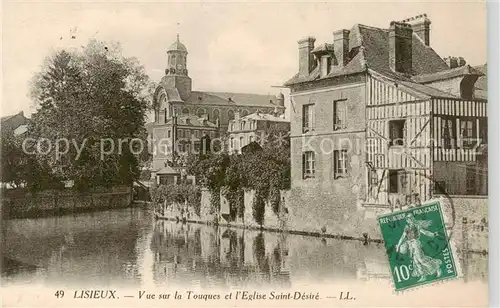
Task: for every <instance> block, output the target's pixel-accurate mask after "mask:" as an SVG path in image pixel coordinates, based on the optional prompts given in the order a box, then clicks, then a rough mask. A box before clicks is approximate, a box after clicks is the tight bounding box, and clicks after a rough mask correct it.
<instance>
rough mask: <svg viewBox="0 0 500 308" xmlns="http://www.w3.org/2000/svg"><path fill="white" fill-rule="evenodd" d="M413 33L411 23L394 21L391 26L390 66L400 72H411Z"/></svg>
mask: <svg viewBox="0 0 500 308" xmlns="http://www.w3.org/2000/svg"><path fill="white" fill-rule="evenodd" d="M412 35H413V30H412V28H411V26H410V25H409V24H406V23H402V22H397V21H392V22H391V26H390V28H389V66H390V68H391V69H392V70H393V71H395V72H399V73H403V74H411V70H412Z"/></svg>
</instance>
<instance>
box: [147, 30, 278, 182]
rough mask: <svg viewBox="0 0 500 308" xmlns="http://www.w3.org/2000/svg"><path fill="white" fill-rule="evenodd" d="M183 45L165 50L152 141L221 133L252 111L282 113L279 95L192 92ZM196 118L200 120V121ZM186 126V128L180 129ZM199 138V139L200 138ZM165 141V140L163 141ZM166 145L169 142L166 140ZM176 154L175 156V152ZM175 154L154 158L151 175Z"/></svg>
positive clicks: (170, 162)
mask: <svg viewBox="0 0 500 308" xmlns="http://www.w3.org/2000/svg"><path fill="white" fill-rule="evenodd" d="M187 55H188V51H187V48H186V46H185V45H184V44H183V43H181V42H180V40H179V36H177V39H176V41H175V42H174V43H173V44H172V45H171V46H170V47H169V48H168V50H167V68H166V69H165V76H163V78H162V79H161V81H160V82H159V84H158V86H157V87H156V90H155V92H154V95H153V106H154V123H152V124H151V125H150V126H151V131H150V132H151V135H152V137H153V139H154V140H156V142H158V141H159V140H161V139H165V138H170V137H168V131H169V130H170V131H171V136H183V135H186V134H188V135H191V133H192V134H193V135H196V134H197V133H198V134H199V135H200V134H201V135H203V134H204V132H205V131H210V132H211V131H213V130H214V128H216V130H217V131H218V133H225V132H226V130H227V126H228V124H229V122H230V121H231V120H233V119H234V115H235V113H239V114H240V115H241V116H245V115H249V114H252V113H255V112H260V113H271V112H277V113H278V114H284V112H285V103H284V97H283V95H279V96H274V95H259V94H248V93H228V92H203V91H195V90H193V89H192V80H191V78H190V77H189V74H188V69H187ZM174 117H177V122H178V123H179V125H177V128H178V129H179V131H176V130H172V121H173V118H174ZM183 119H189V120H190V121H191V124H193V123H198V124H200V125H194V126H196V127H193V125H191V124H186V123H183V124H180V123H181V122H182V121H183ZM199 119H203V120H201V122H200V120H199ZM182 126H189V127H182ZM214 134H215V133H214ZM201 135H200V136H201ZM164 142H165V140H164ZM166 143H171V142H169V141H166ZM176 154H178V153H176ZM176 154H173V153H170V154H167V155H163V156H157V155H154V159H153V166H152V168H153V176H155V172H156V171H158V170H160V169H162V168H164V167H165V166H166V165H175V162H173V161H172V160H171V157H172V156H176Z"/></svg>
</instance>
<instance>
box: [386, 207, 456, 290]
mask: <svg viewBox="0 0 500 308" xmlns="http://www.w3.org/2000/svg"><path fill="white" fill-rule="evenodd" d="M378 221H379V225H380V230H381V232H382V236H383V239H384V242H385V248H386V251H387V257H388V259H389V264H390V267H391V274H392V279H393V281H394V286H395V288H396V291H400V290H405V289H408V288H411V287H415V286H420V285H424V284H429V283H434V282H437V281H441V280H446V279H452V278H456V277H457V276H458V268H457V263H456V262H455V256H454V255H453V250H452V247H451V243H450V240H449V237H448V234H447V232H446V227H445V223H444V219H443V212H442V210H441V204H440V203H439V202H438V201H436V202H432V203H428V204H425V205H422V206H419V207H414V208H410V209H407V210H404V211H399V212H392V213H390V214H386V215H382V216H380V217H378Z"/></svg>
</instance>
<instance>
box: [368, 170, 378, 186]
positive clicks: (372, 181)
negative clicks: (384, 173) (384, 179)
mask: <svg viewBox="0 0 500 308" xmlns="http://www.w3.org/2000/svg"><path fill="white" fill-rule="evenodd" d="M368 185H369V186H370V187H377V186H378V175H377V170H376V169H369V170H368Z"/></svg>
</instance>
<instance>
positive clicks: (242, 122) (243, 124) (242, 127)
mask: <svg viewBox="0 0 500 308" xmlns="http://www.w3.org/2000/svg"><path fill="white" fill-rule="evenodd" d="M240 130H245V122H244V121H241V123H240Z"/></svg>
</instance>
